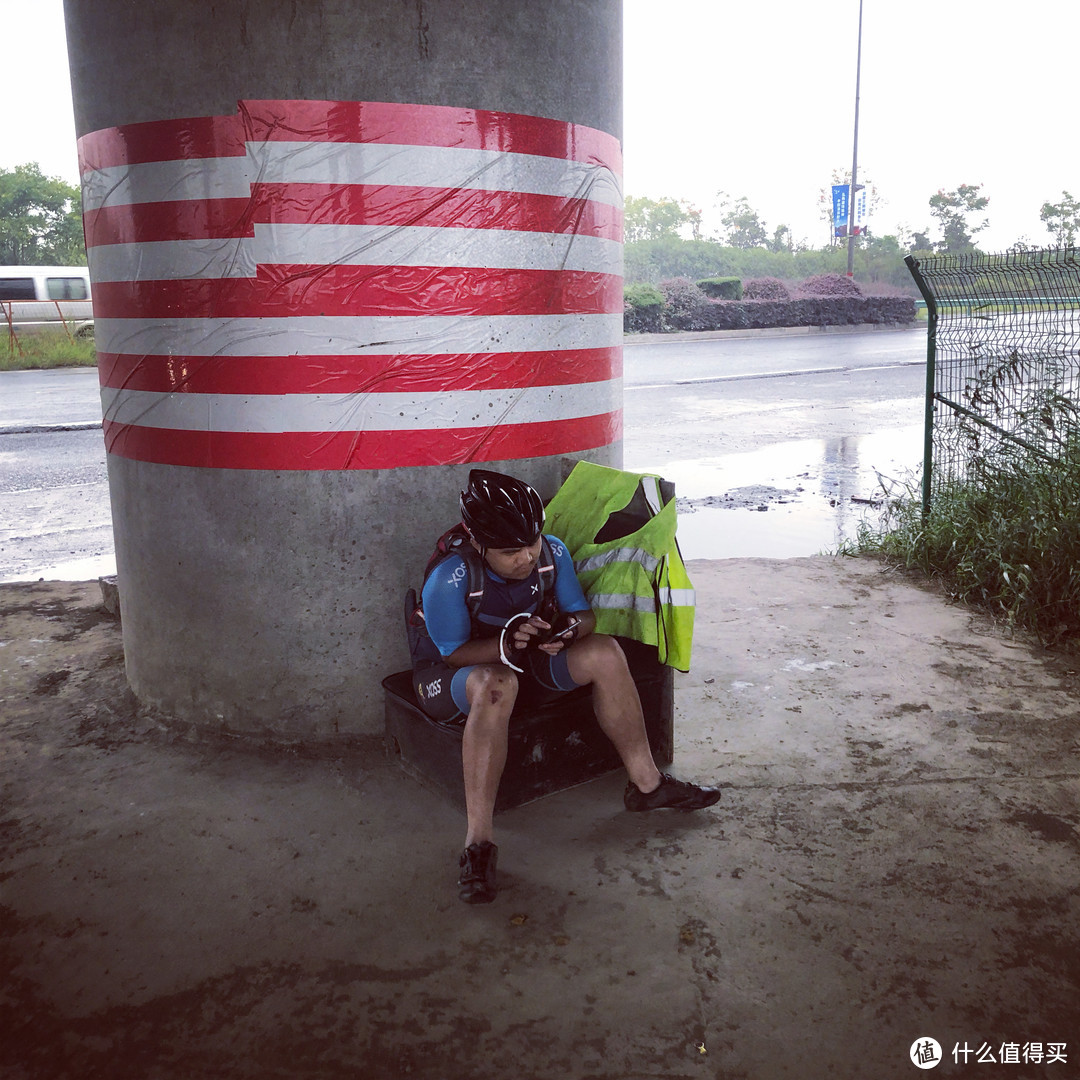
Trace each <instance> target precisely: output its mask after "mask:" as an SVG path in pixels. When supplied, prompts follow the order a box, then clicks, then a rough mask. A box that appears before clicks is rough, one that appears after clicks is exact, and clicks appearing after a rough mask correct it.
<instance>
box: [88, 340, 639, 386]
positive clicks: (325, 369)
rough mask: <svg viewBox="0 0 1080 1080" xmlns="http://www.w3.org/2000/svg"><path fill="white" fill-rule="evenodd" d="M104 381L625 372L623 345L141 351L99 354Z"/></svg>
mask: <svg viewBox="0 0 1080 1080" xmlns="http://www.w3.org/2000/svg"><path fill="white" fill-rule="evenodd" d="M98 375H99V378H100V380H101V385H102V386H105V387H110V388H113V389H117V390H120V389H127V390H149V391H153V392H155V393H161V394H168V393H187V394H357V393H398V392H408V391H416V392H417V393H432V392H447V393H452V392H454V391H455V390H501V389H507V388H510V387H519V386H567V385H570V384H572V383H588V382H604V381H607V380H609V379H617V378H619V377H620V376H621V375H622V346H618V345H616V346H612V347H611V348H608V349H576V350H567V351H565V352H516V353H494V354H493V353H462V354H445V355H438V356H436V355H423V356H227V357H223V356H135V355H129V354H126V353H98Z"/></svg>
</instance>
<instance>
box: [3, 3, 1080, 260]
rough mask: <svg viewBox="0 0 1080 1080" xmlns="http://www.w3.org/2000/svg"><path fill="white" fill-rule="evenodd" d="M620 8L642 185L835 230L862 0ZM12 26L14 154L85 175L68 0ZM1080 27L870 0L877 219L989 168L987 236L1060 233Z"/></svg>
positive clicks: (19, 7)
mask: <svg viewBox="0 0 1080 1080" xmlns="http://www.w3.org/2000/svg"><path fill="white" fill-rule="evenodd" d="M624 11H625V15H624V35H625V76H624V150H625V155H626V158H625V163H626V171H625V190H626V192H627V193H628V194H630V195H645V196H649V197H652V198H660V197H665V196H669V197H672V198H681V199H686V200H688V201H690V202H691V203H693V204H694V205H695V206H697V207H698V208H699V209H700V210H702V211H703V213H704V215H705V217H704V221H705V231H706V234H708V233H709V232H711V231H712V230H714V229H716V228H718V227H719V221H718V217H719V212H718V210H717V209H716V207H717V205H718V202H719V199H718V193H719V192H727V193H728V194H729V195H730V196H732V197H734V198H737V197H739V196H742V195H745V196H746V197H747V198H748V199H749V200H750V203H751V205H752V206H754V208H755V209H756V210H757V211H758V212H759V214H760V215H761V217H762V218H763V219H764V220H765V222H766V224H767V225H768V227H769V228H770V230H771V229H773V228H775V227H776V226H777V225H780V224H786V225H789V226H790V227H791V229H792V231H793V233H794V235H795V237H796V238H800V239H806V240H808V241H810V242H811V243H812V244H813V245H814V246H819V245H820V244H821V243H823V242H824V241H825V239H826V236H827V228H826V226H825V225H824V223H823V222H822V220H821V217H820V207H819V202H818V199H819V195H820V192H821V190H822V188H825V187H827V186H828V185H829V184H830V183H831V174H832V171H833V169H836V168H840V169H850V167H851V155H852V136H853V134H854V110H855V50H856V42H857V37H858V13H859V0H828V2H826V0H753V2H750V3H747V2H745V0H740V2H738V3H735V2H731V0H719V2H717V0H712V2H706V0H665V2H663V3H657V2H656V0H625V5H624ZM0 27H3V31H4V40H5V43H6V44H7V46H8V47H7V48H6V49H5V56H4V61H3V63H2V64H0V100H2V101H3V102H4V103H5V106H4V109H3V112H2V114H0V167H2V168H11V167H12V166H14V165H18V164H22V163H24V162H27V161H38V162H39V163H40V164H41V167H42V169H43V170H44V171H45V172H46V173H47V174H48V175H53V176H61V177H63V178H64V179H66V180H69V181H71V182H73V183H74V182H75V181H76V180H77V165H76V157H75V145H74V139H75V136H74V126H73V121H72V108H71V97H70V83H69V79H68V72H67V58H66V48H65V42H64V33H63V9H62V4H61V0H33V2H28V0H0ZM1078 42H1080V3H1077V2H1076V0H1028V2H1027V3H1025V4H989V3H987V2H986V0H978V2H974V0H864V9H863V35H862V81H861V99H860V112H859V173H860V177H862V176H865V177H868V178H869V179H870V180H872V181H873V183H874V184H875V185H876V187H877V189H878V191H879V194H880V197H881V199H882V206H881V208H880V211H879V213H878V215H877V217H876V218H875V219H874V220H873V221H871V222H870V225H871V227H872V228H873V229H874V230H875V231H876V232H878V233H882V234H884V233H890V232H896V230H897V228H898V227H906V228H907V229H909V230H912V229H920V230H921V229H924V228H926V227H927V226H929V225H931V224H932V218H931V216H930V213H929V207H928V206H927V200H928V199H929V198H930V196H931V195H932V194H933V193H934V192H935V191H937V190H938V189H939V188H944V189H946V190H952V189H954V188H956V187H957V186H958V185H959V184H961V183H967V184H982V185H983V194H985V195H987V196H989V198H990V206H989V208H988V209H989V222H990V225H989V228H988V229H987V230H986V231H985V232H984V233H982V234H981V235H980V236H979V237H978V240H979V242H980V245H981V246H983V247H984V248H985V249H988V250H1003V249H1005V248H1007V247H1009V246H1010V245H1011V244H1013V243H1014V242H1015V241H1016V240H1018V239H1020V238H1022V237H1024V238H1027V239H1028V240H1029V241H1031V242H1033V243H1036V244H1045V243H1047V242H1048V241H1049V236H1048V234H1047V233H1046V231H1045V228H1044V226H1043V224H1042V222H1041V221H1040V220H1039V208H1040V207H1041V206H1042V204H1043V203H1044V202H1045V201H1047V200H1050V201H1052V202H1054V201H1057V200H1058V199H1059V198H1060V196H1061V192H1062V190H1063V189H1064V190H1068V191H1070V192H1071V193H1072V195H1073V196H1074V197H1078V198H1080V175H1078V174H1080V146H1078V140H1077V135H1076V122H1075V118H1074V116H1075V107H1076V106H1075V102H1076V90H1075V83H1076V76H1075V68H1076V57H1077V51H1078V49H1077V45H1078ZM16 43H33V47H25V48H24V47H20V46H19V45H18V44H16ZM13 44H15V47H14V48H13V47H12V45H13ZM931 233H932V235H933V234H934V230H931Z"/></svg>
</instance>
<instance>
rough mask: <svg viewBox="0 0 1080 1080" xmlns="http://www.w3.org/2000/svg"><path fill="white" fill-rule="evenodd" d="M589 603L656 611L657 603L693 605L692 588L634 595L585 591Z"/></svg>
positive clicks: (647, 611)
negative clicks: (647, 594)
mask: <svg viewBox="0 0 1080 1080" xmlns="http://www.w3.org/2000/svg"><path fill="white" fill-rule="evenodd" d="M586 596H588V598H589V604H590V605H591V606H592V607H595V608H610V609H614V610H624V609H625V610H626V611H641V612H646V613H648V614H653V613H655V612H656V606H657V604H658V603H659V604H661V605H662V606H664V607H693V606H694V604H695V602H696V601H695V596H694V590H693V589H659V590H658V591H657V595H656V596H635V595H634V594H633V593H591V592H588V591H586Z"/></svg>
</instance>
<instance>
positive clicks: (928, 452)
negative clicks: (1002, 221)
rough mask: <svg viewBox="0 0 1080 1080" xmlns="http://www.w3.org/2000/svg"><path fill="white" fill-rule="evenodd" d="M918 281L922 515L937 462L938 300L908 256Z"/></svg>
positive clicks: (927, 508) (926, 512)
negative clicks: (921, 304)
mask: <svg viewBox="0 0 1080 1080" xmlns="http://www.w3.org/2000/svg"><path fill="white" fill-rule="evenodd" d="M904 263H905V264H906V265H907V268H908V270H909V271H910V272H911V276H912V277H913V278H914V279H915V284H916V285H917V286H918V287H919V292H921V293H922V296H923V299H924V300H925V301H926V403H925V406H924V413H923V480H922V516H923V520H924V521H925V520H926V518H927V517H928V516H929V514H930V476H931V472H932V470H933V465H934V360H935V357H936V354H937V319H938V309H937V301H936V300H935V299H934V294H933V293H932V292H931V291H930V287H929V286H928V285H927V284H926V280H925V279H924V278H923V276H922V274H921V273H919V260H918V259H916V258H915V256H914V255H908V256H907V257H906V258H905V259H904Z"/></svg>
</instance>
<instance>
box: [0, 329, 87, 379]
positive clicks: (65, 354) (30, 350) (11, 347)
mask: <svg viewBox="0 0 1080 1080" xmlns="http://www.w3.org/2000/svg"><path fill="white" fill-rule="evenodd" d="M96 363H97V353H96V352H95V351H94V339H93V338H92V337H91V338H75V340H74V341H72V340H71V339H70V338H69V337H68V336H67V335H66V334H62V333H48V332H46V333H40V334H21V335H20V336H19V339H18V341H17V342H13V341H12V340H11V337H10V335H9V334H7V333H6V332H5V333H0V371H26V370H29V369H31V368H57V367H93V366H94V365H95V364H96Z"/></svg>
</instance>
